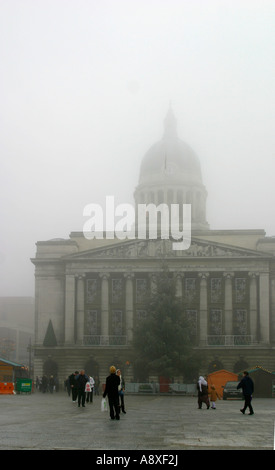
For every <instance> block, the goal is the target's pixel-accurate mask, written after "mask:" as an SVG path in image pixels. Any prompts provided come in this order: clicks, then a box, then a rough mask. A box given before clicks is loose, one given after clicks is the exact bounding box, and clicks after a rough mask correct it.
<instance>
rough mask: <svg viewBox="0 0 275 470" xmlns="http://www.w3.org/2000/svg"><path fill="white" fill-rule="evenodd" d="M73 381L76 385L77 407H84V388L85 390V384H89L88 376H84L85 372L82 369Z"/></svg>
mask: <svg viewBox="0 0 275 470" xmlns="http://www.w3.org/2000/svg"><path fill="white" fill-rule="evenodd" d="M75 381H76V384H77V397H78V406H80V403H81V405H82V406H83V407H85V398H86V395H85V388H86V383H87V382H89V377H88V375H86V374H85V370H84V369H82V370H81V371H80V374H78V375H76V377H75Z"/></svg>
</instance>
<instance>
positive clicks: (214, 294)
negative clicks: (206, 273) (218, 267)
mask: <svg viewBox="0 0 275 470" xmlns="http://www.w3.org/2000/svg"><path fill="white" fill-rule="evenodd" d="M221 301H222V280H221V278H219V277H214V278H212V279H211V302H213V303H216V302H221Z"/></svg>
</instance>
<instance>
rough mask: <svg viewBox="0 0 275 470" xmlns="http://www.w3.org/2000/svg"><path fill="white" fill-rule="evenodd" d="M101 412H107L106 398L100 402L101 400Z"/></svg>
mask: <svg viewBox="0 0 275 470" xmlns="http://www.w3.org/2000/svg"><path fill="white" fill-rule="evenodd" d="M101 411H107V401H106V398H102V400H101Z"/></svg>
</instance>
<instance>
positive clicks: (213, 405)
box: [209, 385, 221, 410]
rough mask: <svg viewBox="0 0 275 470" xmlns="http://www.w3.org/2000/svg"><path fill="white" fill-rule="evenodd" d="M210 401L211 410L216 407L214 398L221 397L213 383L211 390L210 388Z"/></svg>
mask: <svg viewBox="0 0 275 470" xmlns="http://www.w3.org/2000/svg"><path fill="white" fill-rule="evenodd" d="M209 395H210V401H211V402H212V405H211V408H212V410H215V409H216V400H217V399H219V400H220V399H221V397H220V395H219V394H218V392H217V390H216V389H215V386H214V385H211V390H210V394H209Z"/></svg>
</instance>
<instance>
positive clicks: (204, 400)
mask: <svg viewBox="0 0 275 470" xmlns="http://www.w3.org/2000/svg"><path fill="white" fill-rule="evenodd" d="M203 403H205V404H206V406H207V408H209V407H210V401H209V396H208V395H202V394H201V392H199V394H198V405H199V408H201V407H202V404H203Z"/></svg>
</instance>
